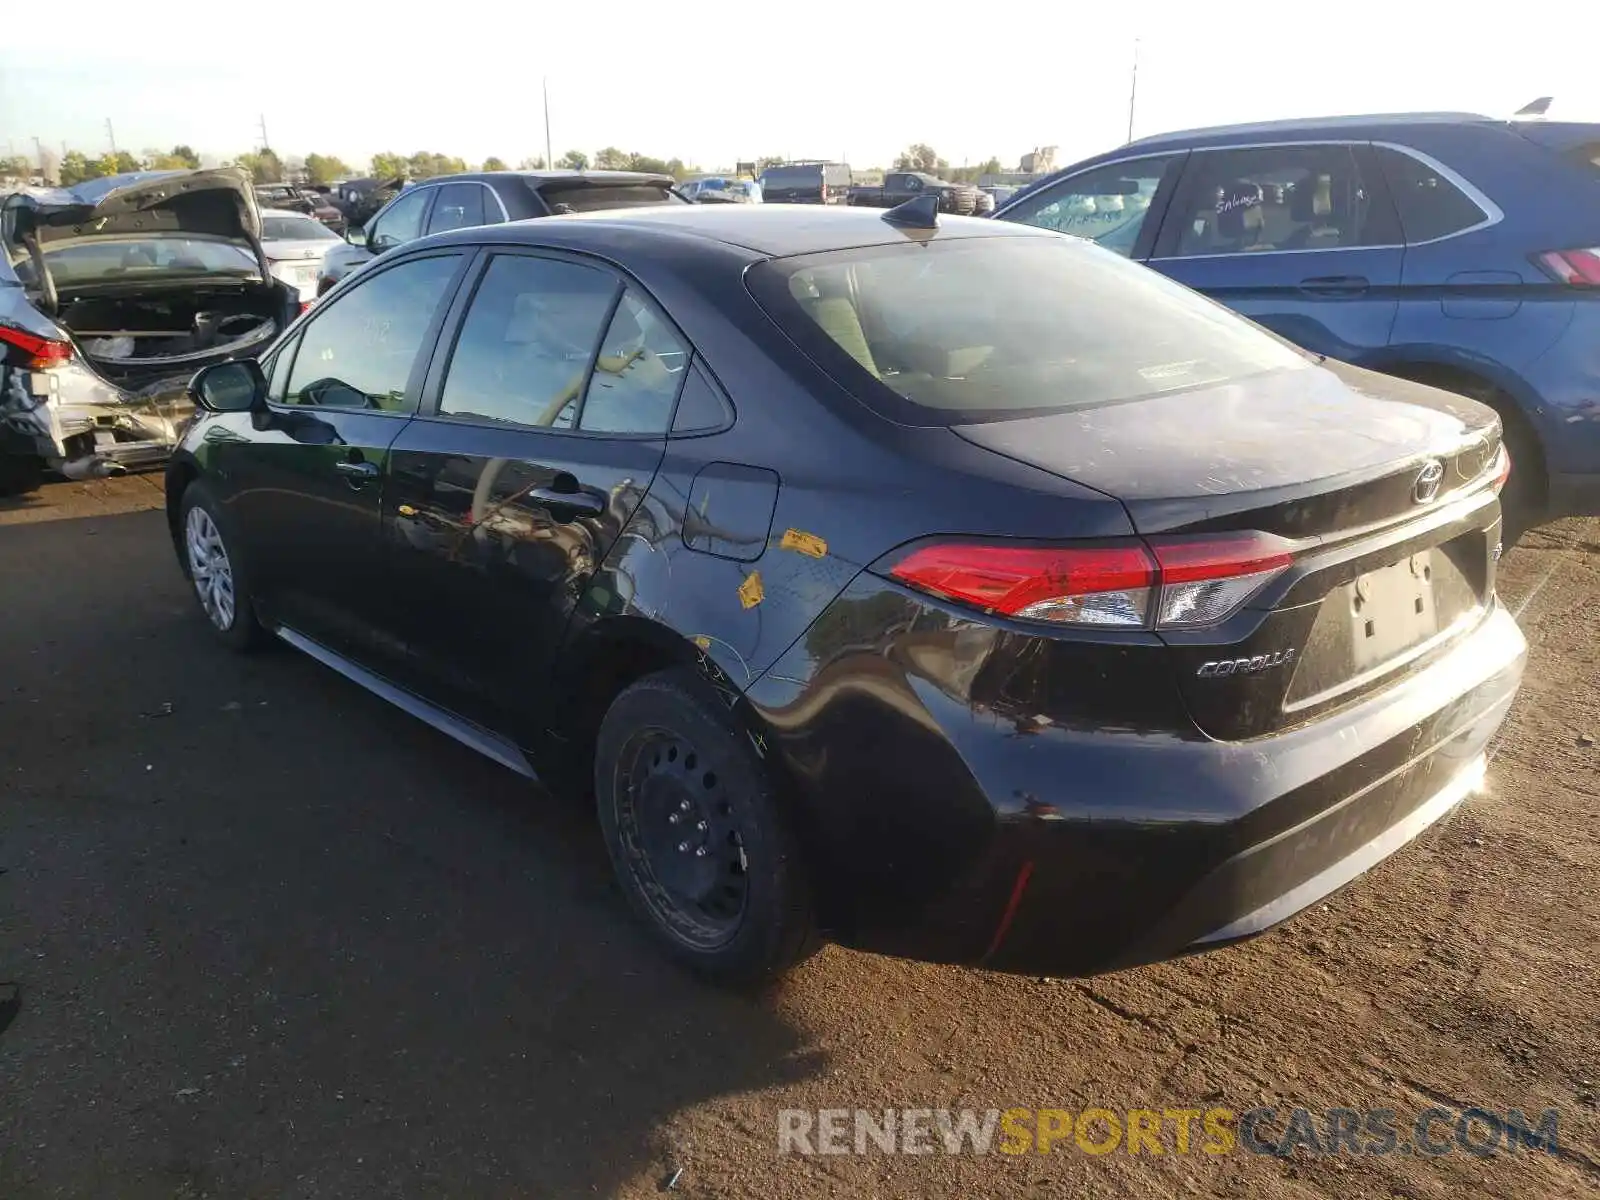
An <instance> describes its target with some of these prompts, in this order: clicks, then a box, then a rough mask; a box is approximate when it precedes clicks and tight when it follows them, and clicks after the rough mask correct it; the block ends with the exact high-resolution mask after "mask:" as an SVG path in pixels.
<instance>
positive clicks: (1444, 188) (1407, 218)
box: [1375, 146, 1489, 246]
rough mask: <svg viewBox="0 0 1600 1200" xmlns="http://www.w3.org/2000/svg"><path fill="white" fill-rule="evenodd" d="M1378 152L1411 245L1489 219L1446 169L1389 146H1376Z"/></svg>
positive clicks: (1449, 233)
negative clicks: (1454, 181) (1453, 180)
mask: <svg viewBox="0 0 1600 1200" xmlns="http://www.w3.org/2000/svg"><path fill="white" fill-rule="evenodd" d="M1375 152H1376V154H1377V157H1378V162H1379V163H1381V164H1382V167H1383V175H1384V178H1385V179H1386V180H1387V181H1388V184H1389V194H1390V195H1391V196H1393V197H1394V203H1395V207H1396V208H1397V209H1399V211H1400V227H1401V229H1403V230H1404V231H1405V237H1406V242H1407V243H1408V244H1410V245H1413V246H1415V245H1417V244H1418V243H1421V242H1432V241H1437V240H1438V239H1439V238H1443V237H1449V236H1450V235H1451V234H1453V233H1460V232H1461V231H1462V230H1463V229H1471V228H1472V227H1473V226H1474V225H1481V224H1483V222H1484V221H1486V220H1488V219H1489V214H1488V213H1486V212H1484V211H1483V209H1481V208H1479V207H1478V205H1477V204H1476V202H1474V201H1473V200H1472V199H1471V198H1470V197H1469V196H1468V195H1467V194H1466V193H1465V192H1463V191H1462V190H1461V189H1460V188H1458V187H1457V186H1456V185H1455V184H1454V183H1452V182H1451V181H1450V180H1449V179H1447V178H1445V175H1444V172H1442V171H1440V170H1438V169H1437V168H1435V167H1431V166H1429V165H1428V164H1427V163H1425V162H1423V161H1422V160H1421V159H1419V158H1416V157H1414V156H1412V155H1410V154H1406V153H1405V152H1403V151H1400V150H1395V149H1393V148H1392V147H1389V146H1378V147H1375Z"/></svg>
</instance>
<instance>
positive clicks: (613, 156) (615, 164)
mask: <svg viewBox="0 0 1600 1200" xmlns="http://www.w3.org/2000/svg"><path fill="white" fill-rule="evenodd" d="M632 159H633V155H631V154H626V153H624V152H623V151H621V150H618V149H617V148H616V147H615V146H607V147H606V148H605V149H604V150H601V151H600V152H599V153H597V154H596V155H595V156H594V165H595V168H596V169H597V170H600V171H625V170H627V169H628V163H629V162H630V161H632Z"/></svg>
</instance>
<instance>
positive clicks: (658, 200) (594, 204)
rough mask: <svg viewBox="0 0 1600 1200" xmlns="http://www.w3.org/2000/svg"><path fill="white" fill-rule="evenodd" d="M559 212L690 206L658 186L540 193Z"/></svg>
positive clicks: (557, 189)
mask: <svg viewBox="0 0 1600 1200" xmlns="http://www.w3.org/2000/svg"><path fill="white" fill-rule="evenodd" d="M539 194H540V195H541V196H542V197H544V202H545V203H546V204H548V205H549V206H550V207H551V209H552V210H554V211H555V212H558V213H561V212H575V213H582V212H600V211H601V210H603V209H608V208H644V207H646V206H648V205H652V204H687V203H688V201H686V200H684V199H683V197H681V196H678V195H676V194H675V193H673V192H670V191H668V190H667V189H666V188H665V187H663V186H661V185H659V184H654V183H630V184H589V185H587V186H585V185H581V184H580V185H577V186H572V187H560V186H552V185H550V184H546V185H545V186H544V187H542V188H540V189H539Z"/></svg>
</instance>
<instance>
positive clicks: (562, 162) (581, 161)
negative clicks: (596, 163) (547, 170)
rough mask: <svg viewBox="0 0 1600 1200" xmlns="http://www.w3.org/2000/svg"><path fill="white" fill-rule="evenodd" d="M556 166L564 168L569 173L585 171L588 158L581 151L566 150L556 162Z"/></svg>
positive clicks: (587, 166)
mask: <svg viewBox="0 0 1600 1200" xmlns="http://www.w3.org/2000/svg"><path fill="white" fill-rule="evenodd" d="M556 166H558V167H565V168H566V169H567V170H569V171H587V170H588V169H589V156H588V155H587V154H585V153H584V152H583V151H582V150H568V151H567V152H566V153H565V154H563V155H562V156H561V157H560V158H559V159H557V160H556Z"/></svg>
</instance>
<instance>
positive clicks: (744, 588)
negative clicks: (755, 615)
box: [739, 571, 766, 608]
mask: <svg viewBox="0 0 1600 1200" xmlns="http://www.w3.org/2000/svg"><path fill="white" fill-rule="evenodd" d="M765 595H766V593H765V592H764V591H762V590H761V572H760V571H751V572H750V574H749V575H747V576H745V581H744V582H743V583H741V584H740V585H739V603H740V604H742V605H744V606H745V607H746V608H754V607H755V606H756V605H758V604H760V603H761V598H762V597H763V596H765Z"/></svg>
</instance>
